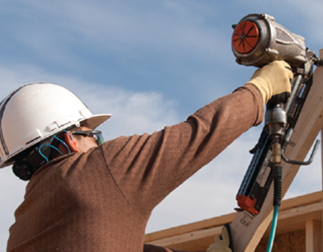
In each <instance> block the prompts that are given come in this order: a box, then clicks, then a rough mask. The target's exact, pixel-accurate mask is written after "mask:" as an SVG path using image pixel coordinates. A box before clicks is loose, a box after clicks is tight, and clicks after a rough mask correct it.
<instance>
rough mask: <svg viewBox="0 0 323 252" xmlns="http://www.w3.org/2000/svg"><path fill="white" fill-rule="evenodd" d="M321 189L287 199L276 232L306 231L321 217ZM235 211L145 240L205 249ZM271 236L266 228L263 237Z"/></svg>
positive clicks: (147, 237)
mask: <svg viewBox="0 0 323 252" xmlns="http://www.w3.org/2000/svg"><path fill="white" fill-rule="evenodd" d="M321 202H322V192H321V191H320V192H315V193H310V194H307V195H302V196H298V197H296V198H292V199H288V200H284V201H283V203H282V206H281V208H280V215H279V221H278V229H277V234H278V235H280V234H286V233H288V232H295V231H297V230H304V228H305V223H306V222H308V221H312V220H314V219H315V220H317V221H321V220H322V214H321V212H322V204H321ZM235 216H236V213H232V214H228V215H224V216H218V217H214V218H211V219H207V220H203V221H199V222H195V223H191V224H186V225H182V226H179V227H175V228H171V229H167V230H163V231H158V232H155V233H151V234H147V235H146V237H145V243H150V244H154V245H158V246H164V247H169V248H172V249H177V250H185V251H198V250H200V251H201V250H205V249H207V248H208V246H209V245H210V244H211V243H212V242H213V241H214V237H215V235H217V234H220V232H221V229H222V225H224V224H225V223H230V222H232V221H233V219H234V218H235ZM266 236H269V229H267V231H266V233H265V234H264V237H266Z"/></svg>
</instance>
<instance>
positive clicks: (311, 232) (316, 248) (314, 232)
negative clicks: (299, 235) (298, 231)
mask: <svg viewBox="0 0 323 252" xmlns="http://www.w3.org/2000/svg"><path fill="white" fill-rule="evenodd" d="M305 232H306V252H322V221H317V220H310V221H307V222H306V228H305Z"/></svg>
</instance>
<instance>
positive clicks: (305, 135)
mask: <svg viewBox="0 0 323 252" xmlns="http://www.w3.org/2000/svg"><path fill="white" fill-rule="evenodd" d="M322 86H323V67H318V68H316V70H315V72H314V76H313V86H312V88H311V90H310V92H309V94H308V98H307V99H306V102H305V104H304V107H303V110H302V113H301V114H300V117H299V120H298V123H297V125H296V127H295V132H294V134H293V136H292V138H291V144H290V145H288V147H287V148H286V152H285V154H286V157H287V158H289V159H292V160H304V159H305V157H306V154H307V153H308V151H309V149H310V148H311V146H312V144H313V142H314V140H315V138H316V136H317V135H318V133H319V131H320V130H321V128H322V125H323V102H322V101H323V88H322ZM298 169H299V166H295V165H290V164H286V163H283V190H282V193H283V195H285V193H286V191H287V189H288V188H289V186H290V184H291V183H292V181H293V179H294V177H295V176H296V174H297V172H298ZM272 194H273V192H272V188H271V190H270V191H269V194H268V196H267V198H266V200H265V202H264V204H263V207H262V210H261V212H260V214H259V215H258V216H251V215H250V214H248V213H246V212H241V213H239V214H237V216H236V217H235V219H234V220H233V222H232V224H231V229H232V235H233V246H234V247H233V248H234V251H235V252H242V251H248V252H251V251H254V250H255V249H256V247H257V245H258V243H259V241H260V239H261V238H262V236H263V234H264V233H265V231H266V229H267V227H268V225H269V224H270V222H271V220H272V200H273V196H272Z"/></svg>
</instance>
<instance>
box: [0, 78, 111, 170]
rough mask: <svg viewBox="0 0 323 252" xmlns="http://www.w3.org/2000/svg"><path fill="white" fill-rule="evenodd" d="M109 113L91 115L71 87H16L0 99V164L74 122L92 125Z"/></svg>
mask: <svg viewBox="0 0 323 252" xmlns="http://www.w3.org/2000/svg"><path fill="white" fill-rule="evenodd" d="M110 117H111V114H100V115H93V114H92V113H91V111H90V110H89V109H88V108H87V107H86V105H85V104H84V103H83V102H82V101H81V100H80V99H79V98H78V97H77V96H76V95H75V94H73V93H72V92H71V91H69V90H67V89H66V88H64V87H61V86H58V85H55V84H51V83H30V84H26V85H24V86H21V87H19V88H17V89H16V90H15V91H13V92H12V93H11V94H10V95H8V96H7V97H6V98H5V99H4V100H3V101H2V102H1V103H0V168H3V167H5V166H8V165H10V164H12V163H13V161H14V160H13V157H14V156H16V155H17V154H19V153H20V152H22V151H24V150H26V149H27V148H29V147H31V146H33V145H35V144H37V143H39V142H41V141H43V140H44V139H46V138H48V137H50V136H53V135H55V134H56V133H57V132H60V131H62V130H64V129H67V128H69V127H71V126H73V125H76V126H79V125H86V126H87V127H89V128H92V129H95V128H96V127H98V126H99V125H100V124H101V123H103V122H104V121H105V120H107V119H109V118H110Z"/></svg>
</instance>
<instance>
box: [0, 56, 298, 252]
mask: <svg viewBox="0 0 323 252" xmlns="http://www.w3.org/2000/svg"><path fill="white" fill-rule="evenodd" d="M291 78H292V73H291V71H290V70H289V68H288V64H286V63H285V62H282V61H277V62H273V63H271V64H269V65H267V66H265V67H264V68H262V69H259V70H257V71H256V72H255V74H254V75H253V76H252V78H251V79H250V81H249V82H248V83H247V84H246V85H244V86H243V87H240V88H238V89H237V90H235V91H234V92H233V93H232V94H229V95H227V96H224V97H222V98H220V99H218V100H215V101H213V102H211V103H210V104H208V105H206V106H205V107H203V108H201V109H200V110H198V111H197V112H196V113H194V114H193V115H191V116H189V117H188V119H187V120H186V121H185V122H182V123H180V124H177V125H174V126H170V127H165V128H164V129H163V130H161V131H158V132H154V133H153V134H151V135H148V134H143V135H141V136H139V135H133V136H130V137H125V136H123V137H119V138H117V139H114V140H111V141H107V142H104V143H102V142H103V141H102V139H101V137H100V134H99V133H100V132H97V131H94V129H95V128H96V127H97V126H98V125H100V124H101V123H103V122H104V121H105V120H107V119H108V118H109V117H110V116H111V115H110V114H103V115H92V113H91V112H90V111H89V109H88V108H87V107H86V106H85V105H84V104H83V103H82V102H81V101H80V100H79V99H78V98H77V97H76V96H75V95H74V94H73V93H71V92H70V91H68V90H66V89H65V88H63V87H60V86H57V85H53V84H48V83H43V84H41V83H34V84H28V85H25V86H22V87H20V88H18V89H17V90H15V91H14V92H12V93H11V94H10V95H9V96H7V98H5V99H4V100H3V101H2V103H1V105H0V126H1V129H0V143H1V144H0V158H1V161H0V167H5V166H8V165H11V164H13V171H14V173H15V174H16V175H17V176H19V177H20V178H22V179H25V180H28V179H29V180H30V181H29V183H28V185H27V188H26V194H25V199H24V202H23V203H22V204H21V205H20V206H19V207H18V209H17V210H16V212H15V218H16V222H15V223H14V224H13V225H12V227H11V228H10V237H9V241H8V247H7V250H8V251H10V252H15V251H78V252H82V251H86V252H88V251H96V252H100V251H142V250H143V242H144V231H145V226H146V223H147V221H148V219H149V216H150V214H151V211H152V210H153V208H154V207H155V206H156V205H157V204H158V203H159V202H161V201H162V200H163V199H164V198H165V197H166V196H167V195H168V194H169V193H170V192H171V191H173V190H174V189H175V188H176V187H177V186H179V185H180V184H181V183H182V182H184V181H185V180H186V179H187V178H188V177H190V176H191V175H193V174H194V173H195V172H196V171H198V170H199V169H200V168H201V167H203V166H204V165H206V164H207V163H208V162H210V161H211V160H212V159H213V158H215V157H216V156H217V155H218V154H219V153H220V152H221V151H222V150H223V149H224V148H226V147H227V146H228V145H229V144H230V143H231V142H232V141H234V140H235V139H236V138H237V137H239V136H240V135H241V134H242V133H243V132H245V131H246V130H248V129H249V128H250V127H252V126H253V125H258V124H259V123H260V122H261V121H262V118H263V113H264V111H263V110H264V109H263V106H264V104H266V103H267V101H268V100H269V99H270V98H271V97H272V96H274V95H280V94H283V93H286V92H287V93H288V92H290V79H291ZM228 246H229V241H228V236H227V235H224V239H222V240H221V239H217V241H216V242H215V243H214V244H212V245H211V246H210V249H209V251H230V250H229V248H228ZM144 250H145V251H170V250H168V249H165V248H158V247H154V246H151V245H146V246H145V247H144Z"/></svg>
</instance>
